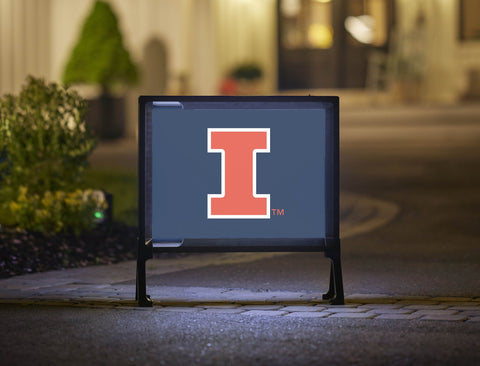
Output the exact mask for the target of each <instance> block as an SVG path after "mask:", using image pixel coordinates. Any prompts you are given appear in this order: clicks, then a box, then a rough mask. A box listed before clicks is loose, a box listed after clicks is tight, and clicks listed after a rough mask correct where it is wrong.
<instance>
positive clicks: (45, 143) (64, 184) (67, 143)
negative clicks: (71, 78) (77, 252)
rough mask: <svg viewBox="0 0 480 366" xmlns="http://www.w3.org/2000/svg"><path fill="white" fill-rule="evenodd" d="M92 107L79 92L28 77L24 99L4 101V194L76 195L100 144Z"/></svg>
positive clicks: (0, 105) (0, 147)
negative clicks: (90, 122) (87, 118)
mask: <svg viewBox="0 0 480 366" xmlns="http://www.w3.org/2000/svg"><path fill="white" fill-rule="evenodd" d="M85 111H86V102H85V100H84V99H82V98H81V97H80V96H79V95H78V94H77V93H76V92H75V91H72V90H69V89H66V88H63V87H61V86H60V85H58V84H55V83H49V84H47V83H45V81H44V80H42V79H36V78H33V77H28V79H27V83H26V85H25V86H24V87H23V89H22V91H21V92H20V94H19V95H18V96H14V95H5V96H4V97H3V98H0V137H1V139H0V153H3V154H5V157H6V159H4V161H3V162H1V165H0V175H1V177H2V181H1V187H0V188H1V189H13V190H14V192H13V193H14V195H15V193H17V192H18V189H19V187H20V186H25V187H26V188H27V189H28V191H29V192H30V193H36V194H43V193H44V192H46V191H58V190H65V191H68V190H72V189H73V188H74V187H75V186H76V185H77V184H78V183H79V182H80V180H81V178H82V174H83V172H84V170H85V168H86V166H87V163H88V156H89V155H90V153H91V152H92V150H93V148H94V147H95V139H94V138H93V136H92V134H91V133H90V132H89V131H88V130H87V128H86V125H85V122H84V115H85Z"/></svg>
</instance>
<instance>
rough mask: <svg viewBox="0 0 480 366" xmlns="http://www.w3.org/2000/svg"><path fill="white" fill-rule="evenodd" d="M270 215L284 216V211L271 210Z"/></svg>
mask: <svg viewBox="0 0 480 366" xmlns="http://www.w3.org/2000/svg"><path fill="white" fill-rule="evenodd" d="M272 215H273V216H285V209H284V208H282V209H279V208H272Z"/></svg>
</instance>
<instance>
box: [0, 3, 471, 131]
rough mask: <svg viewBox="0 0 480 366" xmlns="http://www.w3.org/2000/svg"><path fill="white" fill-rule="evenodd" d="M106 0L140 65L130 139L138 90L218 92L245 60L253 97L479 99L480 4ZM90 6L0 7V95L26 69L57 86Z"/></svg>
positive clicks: (16, 85) (16, 86)
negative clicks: (254, 80)
mask: <svg viewBox="0 0 480 366" xmlns="http://www.w3.org/2000/svg"><path fill="white" fill-rule="evenodd" d="M109 2H110V4H111V5H112V6H113V8H114V10H115V12H116V14H117V15H118V17H119V22H120V27H121V30H122V32H123V36H124V41H125V43H126V45H127V47H128V49H129V50H130V51H131V53H132V56H133V58H134V59H135V60H136V62H137V63H138V64H139V65H140V66H141V73H142V81H141V83H140V85H138V86H137V87H136V88H135V90H130V91H129V93H128V95H129V100H130V103H129V112H128V115H129V117H130V118H129V119H130V120H131V122H130V125H129V126H130V127H129V129H128V134H129V135H132V136H133V135H134V134H135V129H136V125H135V124H136V122H135V121H136V102H135V99H136V96H137V95H139V94H142V93H148V94H218V92H219V85H220V84H221V82H222V80H223V79H224V78H225V77H226V76H227V75H228V73H229V72H230V71H231V69H232V68H233V67H235V66H236V65H238V64H240V63H243V62H254V63H256V64H258V65H259V66H260V67H261V68H262V70H263V79H262V82H261V84H260V85H259V86H258V87H257V90H256V92H258V93H260V94H276V93H279V92H280V93H289V92H292V93H293V92H295V93H306V92H307V91H306V89H308V90H317V92H325V91H323V90H322V89H329V88H334V89H345V88H346V89H352V88H353V89H356V90H364V89H365V90H370V91H371V90H373V91H379V92H382V93H385V92H387V93H388V94H389V95H392V96H393V97H394V98H397V99H399V100H400V99H407V100H408V99H413V100H417V101H418V100H421V101H430V102H443V103H454V102H457V101H458V100H460V99H462V98H464V97H468V96H471V97H472V96H473V97H475V95H477V96H478V93H479V91H478V89H479V83H480V1H478V0H109ZM92 4H93V0H0V94H3V93H6V92H17V91H18V90H19V88H20V87H21V84H22V83H23V81H24V79H25V76H26V75H27V74H33V75H36V76H43V77H45V78H47V79H51V80H60V79H61V75H62V72H63V69H64V66H65V63H66V61H67V59H68V57H69V53H70V52H71V50H72V47H73V46H74V43H75V41H76V40H77V38H78V36H79V31H80V28H81V25H82V23H83V21H84V19H85V17H86V15H87V14H88V12H89V10H90V9H91V7H92ZM92 57H95V55H92ZM319 89H320V91H318V90H319Z"/></svg>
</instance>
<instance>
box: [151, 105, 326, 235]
mask: <svg viewBox="0 0 480 366" xmlns="http://www.w3.org/2000/svg"><path fill="white" fill-rule="evenodd" d="M325 140H326V112H325V109H305V110H300V109H203V110H202V109H171V108H165V107H163V106H159V107H155V106H154V107H153V109H152V217H151V223H152V239H153V240H154V242H155V241H159V242H180V241H183V240H184V239H194V238H198V239H202V238H203V239H206V238H211V239H219V238H225V239H227V238H324V237H326V230H325V225H326V218H325V215H326V212H325V209H326V203H325V181H326V177H325V172H326V169H325V157H326V141H325Z"/></svg>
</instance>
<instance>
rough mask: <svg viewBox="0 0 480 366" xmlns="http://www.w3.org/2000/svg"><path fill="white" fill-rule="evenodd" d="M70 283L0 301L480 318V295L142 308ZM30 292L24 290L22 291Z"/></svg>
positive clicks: (128, 297)
mask: <svg viewBox="0 0 480 366" xmlns="http://www.w3.org/2000/svg"><path fill="white" fill-rule="evenodd" d="M81 287H82V286H80V288H78V287H77V288H71V289H68V290H69V291H65V290H66V289H65V288H63V289H62V290H61V292H59V290H58V289H56V291H54V290H52V289H50V291H46V292H43V291H41V290H40V289H37V292H34V293H32V292H31V291H32V289H30V290H27V294H28V295H27V296H25V297H20V295H21V293H22V291H19V290H11V291H7V290H5V289H3V291H2V292H1V294H0V295H1V298H0V305H2V304H15V305H19V306H22V305H44V306H71V307H86V308H111V309H116V310H134V311H151V312H184V313H185V312H188V313H193V312H196V313H199V312H204V313H208V314H230V315H231V316H269V317H282V316H287V317H297V318H322V319H328V318H350V319H377V320H383V319H387V320H411V321H452V322H479V321H480V298H479V297H475V298H465V297H462V298H455V297H449V298H439V297H416V298H411V297H407V296H403V297H402V296H388V295H375V296H372V295H369V294H357V295H350V296H347V297H346V304H345V305H343V306H341V305H340V306H339V305H330V304H328V303H326V302H322V301H302V300H300V301H288V302H285V301H283V302H274V301H268V300H266V301H248V300H243V301H232V302H228V301H224V300H221V301H218V302H213V303H212V302H203V303H202V302H198V301H183V302H174V301H163V302H162V301H155V302H154V306H153V307H151V308H140V307H137V306H136V302H135V301H133V300H132V297H133V296H134V293H133V289H130V290H131V291H130V292H127V291H125V290H126V289H122V290H123V291H116V292H115V290H114V291H112V289H111V288H109V287H108V286H97V288H96V289H90V291H88V290H87V289H85V288H84V289H81ZM23 293H24V294H25V291H23Z"/></svg>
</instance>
